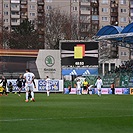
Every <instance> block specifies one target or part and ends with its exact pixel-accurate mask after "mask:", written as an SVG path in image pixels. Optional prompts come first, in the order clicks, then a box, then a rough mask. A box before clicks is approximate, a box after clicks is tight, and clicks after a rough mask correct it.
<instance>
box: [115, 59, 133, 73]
mask: <svg viewBox="0 0 133 133" xmlns="http://www.w3.org/2000/svg"><path fill="white" fill-rule="evenodd" d="M119 72H127V73H132V72H133V63H131V62H130V61H126V62H125V63H124V64H122V65H119V67H117V66H116V68H115V73H119Z"/></svg>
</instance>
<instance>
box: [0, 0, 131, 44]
mask: <svg viewBox="0 0 133 133" xmlns="http://www.w3.org/2000/svg"><path fill="white" fill-rule="evenodd" d="M0 6H1V7H2V8H0V12H1V14H3V18H2V15H0V16H1V18H2V20H3V26H4V28H5V29H8V30H9V31H12V30H14V29H15V28H16V27H17V26H18V25H20V23H21V22H22V21H23V20H25V19H28V20H29V21H31V22H32V23H33V24H35V28H36V29H37V30H38V33H39V42H40V44H41V45H44V42H45V40H44V34H45V17H44V16H45V15H47V12H48V11H49V10H52V9H59V10H60V11H62V12H66V13H67V14H68V15H70V17H74V18H75V19H76V20H77V25H78V30H79V31H78V33H79V35H80V37H81V38H79V39H86V38H91V37H92V36H93V35H95V33H96V32H97V31H98V30H99V29H100V28H102V27H103V26H106V25H115V26H121V27H125V26H126V25H128V24H129V23H130V20H131V19H133V0H2V1H0Z"/></svg>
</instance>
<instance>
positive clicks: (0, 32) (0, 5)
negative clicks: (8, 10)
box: [0, 1, 3, 48]
mask: <svg viewBox="0 0 133 133" xmlns="http://www.w3.org/2000/svg"><path fill="white" fill-rule="evenodd" d="M2 5H3V4H2V1H0V48H1V47H2V25H3V23H2V20H3V18H2V16H3V15H2Z"/></svg>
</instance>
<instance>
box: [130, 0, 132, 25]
mask: <svg viewBox="0 0 133 133" xmlns="http://www.w3.org/2000/svg"><path fill="white" fill-rule="evenodd" d="M130 21H131V22H133V0H130Z"/></svg>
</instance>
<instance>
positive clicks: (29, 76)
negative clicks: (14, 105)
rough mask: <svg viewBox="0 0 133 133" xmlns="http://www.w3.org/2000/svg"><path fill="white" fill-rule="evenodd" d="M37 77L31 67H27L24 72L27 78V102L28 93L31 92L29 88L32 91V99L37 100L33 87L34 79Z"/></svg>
mask: <svg viewBox="0 0 133 133" xmlns="http://www.w3.org/2000/svg"><path fill="white" fill-rule="evenodd" d="M34 78H35V75H34V74H33V73H32V72H30V70H29V69H26V73H25V74H24V79H25V81H26V82H25V89H26V100H25V102H28V94H29V90H30V91H31V96H32V98H31V100H32V101H35V99H34V92H33V89H34V84H33V80H34Z"/></svg>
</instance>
